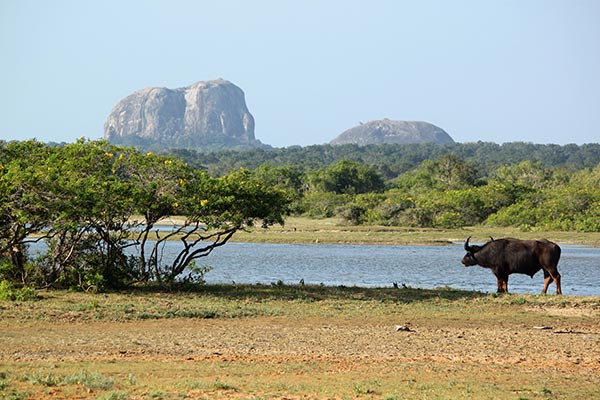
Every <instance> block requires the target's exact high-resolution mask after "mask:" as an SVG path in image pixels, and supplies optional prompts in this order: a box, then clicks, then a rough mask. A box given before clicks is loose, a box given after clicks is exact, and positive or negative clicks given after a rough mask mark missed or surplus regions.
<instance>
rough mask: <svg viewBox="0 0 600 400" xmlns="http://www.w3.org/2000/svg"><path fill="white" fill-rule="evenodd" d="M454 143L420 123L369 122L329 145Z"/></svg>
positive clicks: (442, 134)
mask: <svg viewBox="0 0 600 400" xmlns="http://www.w3.org/2000/svg"><path fill="white" fill-rule="evenodd" d="M428 142H431V143H438V144H444V143H454V140H453V139H452V138H451V137H450V135H448V134H447V133H446V132H445V131H444V130H443V129H441V128H439V127H437V126H435V125H432V124H430V123H427V122H421V121H392V120H389V119H383V120H377V121H369V122H366V123H364V124H360V125H358V126H355V127H354V128H350V129H348V130H347V131H344V132H342V133H341V134H340V135H339V136H338V137H336V138H335V139H333V140H332V141H331V142H330V143H331V144H347V143H353V144H358V145H367V144H384V143H401V144H408V143H428Z"/></svg>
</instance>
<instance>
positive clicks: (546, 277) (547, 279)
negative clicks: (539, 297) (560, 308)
mask: <svg viewBox="0 0 600 400" xmlns="http://www.w3.org/2000/svg"><path fill="white" fill-rule="evenodd" d="M553 280H554V279H552V277H551V276H550V274H549V273H548V271H546V270H544V288H543V289H542V294H546V292H547V291H548V286H550V284H551V283H552V281H553Z"/></svg>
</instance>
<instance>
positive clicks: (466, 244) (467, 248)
mask: <svg viewBox="0 0 600 400" xmlns="http://www.w3.org/2000/svg"><path fill="white" fill-rule="evenodd" d="M469 240H471V236H469V237H468V238H467V241H466V242H465V251H471V246H469Z"/></svg>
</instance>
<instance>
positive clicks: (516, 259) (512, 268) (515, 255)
mask: <svg viewBox="0 0 600 400" xmlns="http://www.w3.org/2000/svg"><path fill="white" fill-rule="evenodd" d="M470 239H471V237H470V236H469V237H468V238H467V241H466V242H465V250H466V252H467V254H466V255H465V256H464V257H463V259H462V261H461V262H462V263H463V265H464V266H465V267H469V266H472V265H481V266H482V267H485V268H489V269H491V270H492V272H493V273H494V275H496V278H497V279H498V293H504V292H508V276H509V275H510V274H515V273H517V274H527V275H529V276H531V277H532V278H533V276H534V275H535V274H536V273H537V272H538V271H539V270H540V269H541V270H543V271H544V288H543V289H542V293H546V291H547V290H548V285H550V283H552V282H553V281H554V283H555V284H556V294H562V289H561V287H560V274H559V273H558V269H557V268H556V266H557V265H558V260H559V259H560V247H559V246H558V245H557V244H556V243H552V242H551V241H549V240H546V239H541V240H519V239H513V238H506V239H496V240H494V239H493V238H490V239H491V241H489V242H487V243H485V244H484V245H483V246H477V245H469V240H470Z"/></svg>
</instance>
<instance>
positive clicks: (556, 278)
mask: <svg viewBox="0 0 600 400" xmlns="http://www.w3.org/2000/svg"><path fill="white" fill-rule="evenodd" d="M552 279H554V283H555V284H556V294H562V288H561V287H560V274H559V273H558V271H556V272H555V273H554V274H552Z"/></svg>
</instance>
